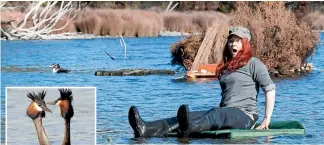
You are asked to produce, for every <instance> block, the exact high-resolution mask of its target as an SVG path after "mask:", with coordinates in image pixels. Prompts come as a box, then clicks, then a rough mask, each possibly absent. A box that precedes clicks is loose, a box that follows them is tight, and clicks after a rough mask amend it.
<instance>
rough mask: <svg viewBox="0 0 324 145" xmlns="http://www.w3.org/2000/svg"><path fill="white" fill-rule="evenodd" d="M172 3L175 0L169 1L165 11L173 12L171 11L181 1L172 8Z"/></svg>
mask: <svg viewBox="0 0 324 145" xmlns="http://www.w3.org/2000/svg"><path fill="white" fill-rule="evenodd" d="M172 3H173V1H170V2H169V4H168V7H167V8H166V9H165V11H164V12H171V11H173V9H174V8H175V7H176V6H177V5H178V4H179V3H176V4H174V5H173V7H172V8H170V7H171V5H172Z"/></svg>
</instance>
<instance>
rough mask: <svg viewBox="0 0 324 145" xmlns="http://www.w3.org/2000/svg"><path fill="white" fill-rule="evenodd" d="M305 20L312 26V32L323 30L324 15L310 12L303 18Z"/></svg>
mask: <svg viewBox="0 0 324 145" xmlns="http://www.w3.org/2000/svg"><path fill="white" fill-rule="evenodd" d="M305 20H307V21H308V22H309V23H311V24H312V29H313V30H324V13H321V12H319V11H316V12H312V13H310V14H308V15H307V16H306V17H305Z"/></svg>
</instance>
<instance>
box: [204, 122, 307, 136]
mask: <svg viewBox="0 0 324 145" xmlns="http://www.w3.org/2000/svg"><path fill="white" fill-rule="evenodd" d="M259 125H260V124H256V127H257V126H259ZM286 134H290V135H303V134H305V128H304V126H303V125H302V124H301V123H300V122H298V121H280V122H271V123H270V125H269V129H262V130H256V129H224V130H215V131H203V132H201V133H200V134H199V135H198V136H199V137H211V138H219V137H221V138H229V139H238V138H250V137H258V136H273V135H286Z"/></svg>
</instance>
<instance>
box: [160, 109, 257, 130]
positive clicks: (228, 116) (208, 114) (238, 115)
mask: <svg viewBox="0 0 324 145" xmlns="http://www.w3.org/2000/svg"><path fill="white" fill-rule="evenodd" d="M189 117H190V122H191V124H193V125H194V126H195V128H201V130H200V131H208V130H219V129H249V128H251V127H252V126H253V125H254V124H255V122H256V121H257V120H258V116H257V115H254V117H253V118H254V119H253V120H252V119H251V118H250V117H249V116H248V115H246V114H245V113H244V112H243V111H242V110H240V109H238V108H232V107H228V108H212V109H210V110H208V111H192V112H190V115H189ZM163 120H165V121H166V122H168V124H177V125H175V126H174V127H173V128H172V129H171V130H172V131H176V130H177V129H178V127H179V125H178V121H177V117H172V118H167V119H163Z"/></svg>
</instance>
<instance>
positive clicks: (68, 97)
mask: <svg viewBox="0 0 324 145" xmlns="http://www.w3.org/2000/svg"><path fill="white" fill-rule="evenodd" d="M6 98H7V101H6V102H7V105H6V106H7V109H6V110H7V112H6V127H7V128H6V133H7V134H6V135H7V137H6V142H7V145H17V144H26V145H37V144H40V145H49V144H54V145H55V144H72V145H91V144H95V143H96V142H95V138H96V137H95V136H96V131H95V129H96V88H95V87H7V88H6Z"/></svg>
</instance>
